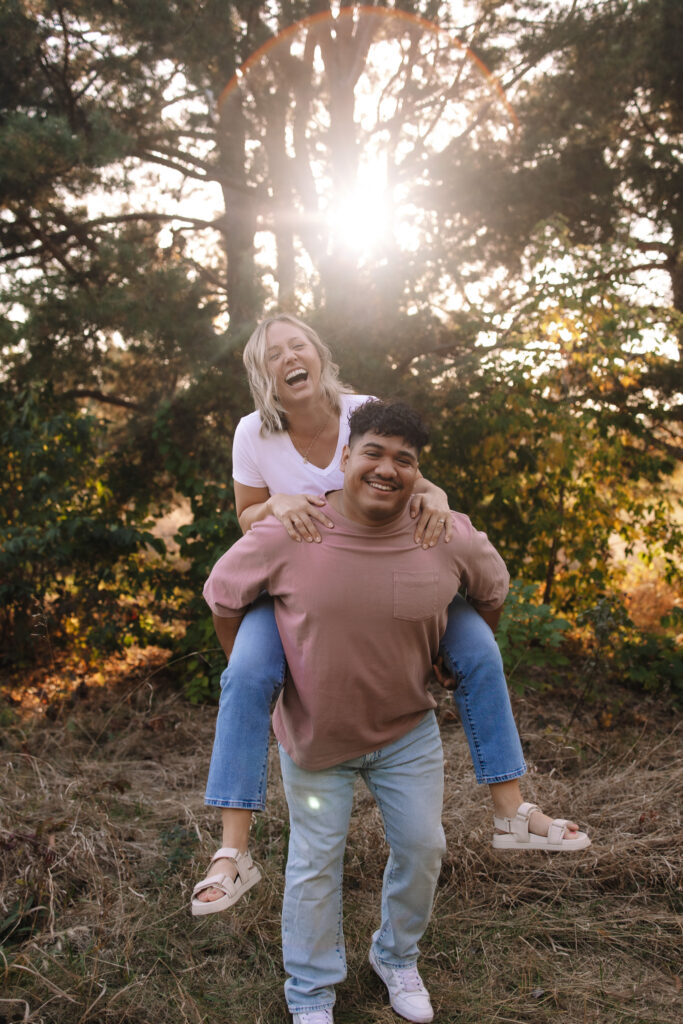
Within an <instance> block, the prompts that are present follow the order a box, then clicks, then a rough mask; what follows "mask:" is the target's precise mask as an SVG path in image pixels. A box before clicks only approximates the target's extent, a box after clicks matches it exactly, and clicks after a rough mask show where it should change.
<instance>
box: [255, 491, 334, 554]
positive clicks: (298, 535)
mask: <svg viewBox="0 0 683 1024" xmlns="http://www.w3.org/2000/svg"><path fill="white" fill-rule="evenodd" d="M324 504H325V499H324V498H321V497H319V496H318V495H315V494H271V496H270V498H269V499H268V505H269V508H270V512H271V514H272V515H274V516H275V518H276V519H279V520H280V522H281V523H282V525H283V526H284V528H285V529H286V530H287V533H288V534H289V536H290V537H291V538H292V540H295V541H298V542H300V541H302V540H305V541H308V543H309V544H310V543H311V542H315V543H316V544H319V543H320V541H321V540H322V537H321V535H320V531H319V530H318V527H317V526H316V522H318V523H322V524H323V525H324V526H327V527H329V528H330V529H332V528H333V527H334V523H333V522H332V520H331V519H330V518H329V517H328V516H326V515H325V513H324V512H321V511H320V506H321V505H324Z"/></svg>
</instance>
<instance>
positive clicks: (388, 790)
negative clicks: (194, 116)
mask: <svg viewBox="0 0 683 1024" xmlns="http://www.w3.org/2000/svg"><path fill="white" fill-rule="evenodd" d="M349 424H350V437H349V444H348V446H346V447H345V448H344V451H343V455H342V469H343V471H344V486H343V489H342V490H341V491H333V492H331V493H329V494H328V495H327V496H326V497H327V505H326V506H325V512H326V514H327V515H328V516H329V517H330V519H331V520H332V521H333V522H334V529H333V530H330V531H329V533H327V536H326V537H325V543H324V544H292V543H291V542H290V540H289V537H288V535H287V532H286V530H285V529H284V527H283V526H282V525H281V524H280V523H279V522H278V521H277V520H276V519H274V518H267V519H265V520H262V521H261V522H259V523H257V524H255V526H254V527H253V528H252V529H251V530H250V531H249V533H247V534H246V535H245V536H244V537H243V538H242V539H241V540H239V541H238V542H237V543H236V544H235V545H234V546H233V547H232V548H231V549H230V551H228V552H227V554H225V555H224V556H223V557H222V558H221V559H220V560H219V562H218V563H217V564H216V566H215V567H214V569H213V570H212V572H211V575H210V577H209V580H208V581H207V584H206V587H205V589H204V595H205V597H206V600H207V602H208V604H209V605H210V607H211V609H212V611H213V613H214V624H215V627H216V632H217V634H218V637H219V640H220V641H221V644H222V645H223V647H224V648H225V650H226V653H228V652H229V650H230V647H231V645H232V640H233V638H234V636H235V634H236V632H237V628H238V626H239V621H240V617H241V616H242V615H243V614H244V612H245V610H246V608H247V607H248V605H249V604H250V603H251V602H252V601H254V600H255V599H256V597H257V596H258V594H259V593H261V592H262V591H263V590H267V591H268V592H269V593H270V594H271V595H272V596H273V598H274V599H275V614H276V618H277V623H278V629H279V630H280V634H281V637H282V642H283V646H284V650H285V654H286V658H287V664H288V667H289V676H288V679H287V682H286V684H285V687H284V689H283V691H282V693H281V695H280V698H279V700H278V703H277V706H276V709H275V713H274V716H273V726H274V730H275V734H276V736H277V739H278V741H279V745H280V762H281V767H282V778H283V781H284V787H285V794H286V797H287V802H288V805H289V813H290V828H291V832H290V843H289V856H288V862H287V871H286V876H285V894H284V900H283V910H282V945H283V959H284V965H285V970H286V972H287V974H288V979H287V982H286V984H285V994H286V997H287V1005H288V1008H289V1010H290V1012H291V1013H292V1014H293V1020H294V1024H332V1020H333V1017H332V1006H333V1004H334V999H335V994H334V986H335V984H336V983H337V982H340V981H342V980H343V979H344V978H345V977H346V963H345V956H344V939H343V931H342V894H341V878H342V861H343V856H344V847H345V845H346V835H347V831H348V825H349V818H350V814H351V805H352V799H353V786H354V781H355V779H356V777H357V776H358V775H359V774H360V775H361V776H362V777H363V779H364V781H365V783H366V784H367V786H368V788H369V790H370V792H371V793H372V794H373V796H374V797H375V800H376V801H377V804H378V806H379V808H380V811H381V813H382V817H383V819H384V825H385V831H386V837H387V841H388V844H389V848H390V853H389V859H388V861H387V866H386V870H385V874H384V884H383V891H382V911H381V922H380V926H379V928H378V930H377V931H376V932H375V933H374V935H373V936H372V944H371V947H370V963H371V965H372V967H373V969H374V970H375V971H376V973H377V974H378V975H379V976H380V978H381V979H382V980H383V981H384V983H385V985H386V986H387V989H388V992H389V999H390V1002H391V1005H392V1006H393V1008H394V1009H395V1010H396V1012H397V1013H399V1014H400V1015H401V1016H403V1017H404V1018H405V1019H407V1020H410V1021H415V1022H428V1021H431V1020H432V1019H433V1016H434V1015H433V1010H432V1007H431V1003H430V1000H429V994H428V992H427V990H426V988H425V987H424V985H423V983H422V979H421V978H420V975H419V973H418V971H417V966H416V964H417V957H418V942H419V940H420V939H421V937H422V935H423V933H424V930H425V928H426V926H427V923H428V921H429V917H430V914H431V907H432V902H433V897H434V890H435V886H436V882H437V878H438V875H439V869H440V865H441V858H442V856H443V852H444V849H445V841H444V834H443V829H442V826H441V811H442V801H443V752H442V748H441V741H440V737H439V731H438V727H437V723H436V718H435V715H434V710H433V709H434V707H435V702H434V700H433V698H432V697H431V696H430V694H429V693H428V691H427V688H426V683H427V680H428V678H429V675H430V671H431V666H432V662H433V661H434V659H435V658H436V655H437V652H438V648H439V638H440V636H441V634H442V632H443V629H444V626H445V622H446V614H447V609H448V605H449V604H450V602H451V600H452V599H453V597H454V596H455V594H456V593H457V591H458V589H459V587H460V585H461V583H464V584H465V585H466V586H467V589H468V593H469V595H470V599H471V600H472V601H473V602H474V603H475V607H477V608H481V609H482V612H483V614H484V615H486V616H487V617H493V618H494V619H495V617H496V615H497V612H498V610H499V609H500V607H501V605H502V603H503V600H504V598H505V595H506V593H507V588H508V574H507V571H506V569H505V565H504V563H503V561H502V559H501V558H500V556H499V555H498V554H497V552H496V551H495V549H494V548H493V547H492V546H491V544H490V543H489V541H488V540H487V538H486V536H485V535H484V534H483V533H478V532H477V531H475V530H474V528H473V527H472V524H471V523H470V521H469V519H467V517H466V516H463V515H459V514H457V513H451V516H452V520H453V536H452V539H451V541H450V543H449V544H445V543H439V544H437V545H436V547H434V548H431V549H430V550H429V551H424V550H423V549H422V548H420V547H417V546H416V545H415V544H414V542H413V533H414V523H413V520H412V519H411V517H410V513H409V508H408V504H409V500H410V496H411V494H412V491H413V485H414V483H415V480H416V479H417V475H418V458H419V454H420V451H421V449H422V447H423V446H424V444H425V443H426V441H427V434H426V431H425V429H424V427H423V425H422V423H421V421H420V419H419V417H418V416H417V414H416V413H415V412H413V411H412V410H411V409H409V408H408V407H407V406H405V405H402V404H400V403H394V404H386V403H383V402H379V401H370V402H367V403H365V404H364V405H362V406H360V407H359V408H357V409H356V410H355V411H354V412H353V413H352V415H351V416H350V418H349Z"/></svg>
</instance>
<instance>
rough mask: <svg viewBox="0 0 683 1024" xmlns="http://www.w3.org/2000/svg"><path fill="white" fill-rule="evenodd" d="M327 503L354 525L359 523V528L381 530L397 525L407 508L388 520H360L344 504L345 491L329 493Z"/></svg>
mask: <svg viewBox="0 0 683 1024" xmlns="http://www.w3.org/2000/svg"><path fill="white" fill-rule="evenodd" d="M325 497H326V498H327V501H328V502H329V504H330V505H331V506H332V508H333V509H334V510H335V511H336V512H339V513H340V515H342V516H344V518H345V519H348V520H349V521H350V522H352V523H358V525H359V526H368V527H370V529H375V530H381V529H382V527H384V526H391V524H392V523H397V522H398V520H399V519H400V518H401V516H402V515H403V513H404V512H405V506H404V507H403V508H402V509H401V511H400V512H399V513H397V515H395V516H389V517H388V518H387V519H359V518H358V516H357V515H354V513H353V511H348V510H347V508H346V505H345V503H344V491H343V490H340V491H328V492H327V494H326V495H325Z"/></svg>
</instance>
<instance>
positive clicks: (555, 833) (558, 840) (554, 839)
mask: <svg viewBox="0 0 683 1024" xmlns="http://www.w3.org/2000/svg"><path fill="white" fill-rule="evenodd" d="M568 824H569V822H568V821H567V819H566V818H555V820H554V821H551V822H550V827H549V828H548V845H553V846H561V845H562V840H563V839H564V834H565V832H566V830H567V825H568Z"/></svg>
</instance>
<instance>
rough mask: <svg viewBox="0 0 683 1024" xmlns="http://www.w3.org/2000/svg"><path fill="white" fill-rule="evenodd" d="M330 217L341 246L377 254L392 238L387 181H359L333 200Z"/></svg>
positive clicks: (333, 230)
mask: <svg viewBox="0 0 683 1024" xmlns="http://www.w3.org/2000/svg"><path fill="white" fill-rule="evenodd" d="M328 221H329V226H330V230H331V232H332V236H333V239H334V241H335V243H336V245H337V246H339V247H340V248H342V249H346V250H348V251H350V252H353V253H356V254H357V255H358V256H360V257H364V256H371V255H374V254H376V252H377V250H378V249H380V248H382V247H383V245H384V244H385V243H386V242H387V241H388V240H389V232H390V230H391V228H390V217H389V204H388V202H387V198H386V189H385V187H383V183H382V182H381V181H380V182H377V181H375V182H373V183H370V182H364V183H363V182H361V183H359V184H358V185H357V186H356V188H355V189H354V190H353V191H352V192H350V193H348V194H347V195H345V196H344V197H343V198H341V199H340V200H338V201H337V202H333V204H332V206H331V209H330V211H329V214H328Z"/></svg>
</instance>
